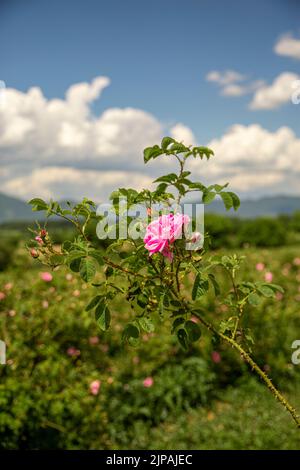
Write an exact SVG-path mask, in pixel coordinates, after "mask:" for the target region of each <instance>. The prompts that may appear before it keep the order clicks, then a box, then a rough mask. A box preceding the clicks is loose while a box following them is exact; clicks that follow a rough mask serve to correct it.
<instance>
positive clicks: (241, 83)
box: [206, 70, 264, 97]
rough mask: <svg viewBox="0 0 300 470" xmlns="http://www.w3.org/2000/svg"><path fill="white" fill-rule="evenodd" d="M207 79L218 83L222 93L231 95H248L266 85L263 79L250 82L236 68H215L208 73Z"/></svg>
mask: <svg viewBox="0 0 300 470" xmlns="http://www.w3.org/2000/svg"><path fill="white" fill-rule="evenodd" d="M206 80H207V81H209V82H214V83H216V84H217V85H218V86H219V87H220V90H221V95H223V96H231V97H237V96H244V95H248V94H249V93H252V92H253V91H255V90H257V89H259V88H261V87H262V86H263V85H264V82H263V81H262V80H255V81H253V82H251V81H250V82H249V81H248V78H247V76H246V75H242V74H241V73H239V72H236V71H234V70H225V72H218V71H217V70H214V71H212V72H209V73H208V74H207V75H206Z"/></svg>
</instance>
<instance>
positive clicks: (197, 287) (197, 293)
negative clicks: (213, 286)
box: [192, 274, 209, 300]
mask: <svg viewBox="0 0 300 470" xmlns="http://www.w3.org/2000/svg"><path fill="white" fill-rule="evenodd" d="M208 288H209V284H208V280H207V279H201V276H200V274H197V276H196V278H195V282H194V286H193V291H192V299H193V300H196V299H197V298H198V297H201V296H202V295H204V294H205V293H206V292H207V291H208Z"/></svg>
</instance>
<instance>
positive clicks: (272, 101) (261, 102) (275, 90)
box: [249, 72, 300, 110]
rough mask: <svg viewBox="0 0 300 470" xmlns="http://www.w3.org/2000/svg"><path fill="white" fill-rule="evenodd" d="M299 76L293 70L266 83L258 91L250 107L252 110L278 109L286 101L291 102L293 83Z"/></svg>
mask: <svg viewBox="0 0 300 470" xmlns="http://www.w3.org/2000/svg"><path fill="white" fill-rule="evenodd" d="M299 78H300V75H297V74H295V73H292V72H283V73H281V74H280V75H278V77H276V78H275V80H274V81H273V83H272V84H271V85H265V86H263V87H262V88H260V89H258V90H257V91H256V93H255V94H254V96H253V99H252V101H251V103H250V105H249V108H250V109H252V110H257V109H276V108H279V107H280V106H282V105H283V104H285V103H288V102H291V99H292V93H293V89H294V88H293V84H294V83H295V82H296V81H297V80H299Z"/></svg>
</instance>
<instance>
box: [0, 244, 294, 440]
mask: <svg viewBox="0 0 300 470" xmlns="http://www.w3.org/2000/svg"><path fill="white" fill-rule="evenodd" d="M15 246H17V248H15ZM11 249H13V250H14V253H13V255H14V256H13V257H12V259H11V260H10V262H9V264H8V266H6V268H5V270H4V271H2V272H0V292H2V296H1V300H0V339H2V340H4V341H5V342H6V344H7V364H6V365H5V366H0V409H1V413H0V442H1V444H0V446H1V448H3V449H14V448H19V449H28V448H29V449H42V448H44V449H45V448H46V449H49V448H67V449H90V448H92V449H178V448H179V449H300V432H299V430H297V428H296V427H295V425H294V423H293V421H292V420H291V418H290V416H289V415H288V414H287V413H286V412H285V410H283V409H282V407H281V406H280V405H279V404H278V403H277V402H275V400H274V398H273V396H272V395H271V394H270V392H269V391H268V390H267V389H266V388H265V386H264V385H262V384H261V383H260V382H259V380H258V379H257V378H256V377H255V376H254V375H253V374H252V373H251V371H249V370H248V367H247V366H246V365H245V363H243V361H242V360H241V359H240V358H239V357H238V356H237V355H236V354H235V353H234V352H233V351H232V350H230V349H228V347H225V346H223V345H216V344H212V342H211V338H210V337H209V336H208V335H207V334H206V333H205V334H203V336H202V338H201V339H200V341H199V342H198V343H197V344H196V345H194V346H193V347H192V348H191V349H190V350H189V351H187V352H185V351H183V350H182V349H181V348H180V347H179V345H178V343H177V341H176V339H175V338H173V337H172V336H170V335H169V333H168V331H169V328H168V326H169V325H168V319H164V321H160V320H158V319H157V320H156V331H155V333H152V334H145V335H144V336H143V337H142V340H141V343H140V345H139V346H138V347H137V348H132V347H130V346H124V345H123V344H122V342H121V332H122V329H123V325H124V324H125V323H126V322H127V321H128V319H129V318H130V316H131V315H132V313H131V311H130V309H128V308H127V306H126V305H124V304H122V303H118V302H116V303H115V304H114V306H113V310H112V317H113V321H112V328H111V330H110V331H109V332H107V333H100V332H99V330H98V329H97V325H96V323H95V320H94V318H93V316H92V314H91V312H85V310H84V309H85V306H86V304H87V302H88V300H89V299H90V298H91V296H92V295H93V293H94V292H95V291H96V288H92V287H88V286H87V285H86V284H85V283H84V282H83V281H82V280H81V279H80V278H79V277H78V276H77V275H76V274H70V273H67V271H66V270H64V269H62V268H60V269H58V270H56V271H54V272H53V273H52V274H53V280H52V281H51V282H45V281H43V280H42V279H41V277H40V273H41V272H43V271H46V269H45V268H44V267H42V266H41V265H40V264H39V262H38V261H34V260H32V259H30V257H29V256H28V253H27V252H26V250H25V248H24V246H23V242H18V243H17V244H16V245H13V248H11ZM226 250H227V252H228V251H229V248H227V249H226ZM241 251H242V252H243V254H245V255H246V256H247V261H246V263H245V265H244V268H243V272H241V276H244V277H245V278H247V279H249V280H251V279H263V278H264V276H265V273H266V272H272V274H273V282H276V283H277V284H280V285H282V286H283V287H284V289H285V293H284V294H283V296H282V297H281V296H278V297H277V298H276V300H273V299H272V300H269V299H267V300H265V301H264V302H263V303H262V304H261V305H260V306H259V307H257V308H249V309H248V310H247V313H246V316H245V326H247V327H248V326H249V327H251V328H252V330H253V337H254V338H255V343H254V345H253V346H252V350H253V355H254V357H255V358H256V360H257V362H258V363H259V365H260V366H261V367H262V368H263V369H264V370H265V371H267V372H268V373H269V375H270V376H271V377H272V379H273V381H274V383H275V384H276V385H277V386H278V387H279V388H280V389H281V390H282V391H283V392H284V393H285V394H286V395H287V396H288V397H289V399H290V401H291V402H292V404H294V405H295V406H297V407H298V410H300V396H299V390H300V365H299V366H296V365H292V364H291V354H292V349H291V344H292V342H293V341H294V340H296V339H300V310H299V306H300V266H299V255H300V253H299V247H298V246H297V245H292V246H286V247H278V248H268V249H267V248H257V247H255V248H245V249H243V250H241ZM257 263H263V264H264V265H265V267H264V269H263V271H257V269H256V264H257ZM98 276H100V274H99V275H98ZM220 276H221V274H220ZM219 281H220V282H221V285H222V288H223V289H224V290H226V289H227V288H228V286H229V284H228V283H227V279H223V278H222V277H219ZM203 307H204V308H205V309H206V312H207V318H209V319H210V320H211V321H212V322H214V323H215V324H218V323H219V322H220V321H221V320H222V318H223V317H224V315H225V316H226V315H227V314H228V312H227V311H226V309H227V307H226V305H222V304H220V303H219V301H218V299H215V298H214V297H213V296H212V295H208V296H207V297H206V298H205V300H203ZM213 352H214V353H216V352H217V353H218V355H217V356H216V355H213V356H212V353H213ZM212 357H214V358H216V357H217V358H218V360H215V362H214V361H213V360H212ZM147 377H151V378H152V382H153V383H151V385H152V386H149V387H145V386H144V383H143V382H144V380H145V379H146V378H147ZM95 380H99V381H100V382H101V384H99V385H100V388H99V392H98V393H97V394H95V395H93V394H92V393H91V391H90V384H91V383H92V382H93V381H95Z"/></svg>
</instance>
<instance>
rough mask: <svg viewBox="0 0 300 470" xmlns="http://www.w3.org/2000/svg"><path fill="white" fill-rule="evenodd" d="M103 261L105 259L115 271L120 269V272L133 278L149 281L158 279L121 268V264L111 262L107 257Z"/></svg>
mask: <svg viewBox="0 0 300 470" xmlns="http://www.w3.org/2000/svg"><path fill="white" fill-rule="evenodd" d="M103 259H104V261H105V263H106V264H108V265H109V266H111V267H112V268H115V269H118V270H119V271H122V272H123V273H126V274H131V275H132V276H138V277H142V278H143V279H147V280H152V279H153V278H154V277H156V276H151V277H150V276H145V275H144V274H141V273H138V272H134V271H130V269H127V268H123V266H120V265H119V264H116V263H113V262H112V261H110V260H109V259H108V258H106V257H105V256H104V257H103Z"/></svg>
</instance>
